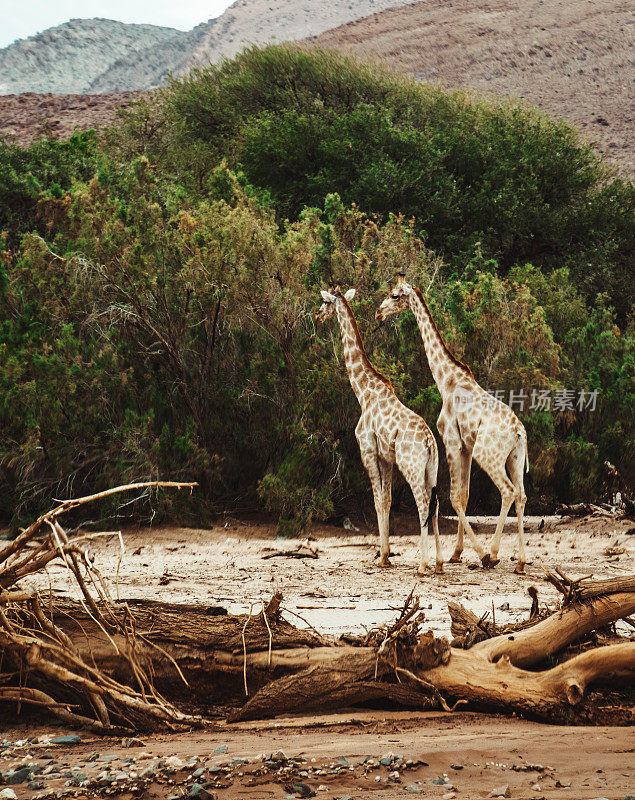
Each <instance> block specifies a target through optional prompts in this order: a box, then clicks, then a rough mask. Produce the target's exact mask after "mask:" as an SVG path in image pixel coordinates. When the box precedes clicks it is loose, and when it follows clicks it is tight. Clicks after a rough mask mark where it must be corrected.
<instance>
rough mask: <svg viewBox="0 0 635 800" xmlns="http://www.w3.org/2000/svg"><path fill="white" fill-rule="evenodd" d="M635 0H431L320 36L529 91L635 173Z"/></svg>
mask: <svg viewBox="0 0 635 800" xmlns="http://www.w3.org/2000/svg"><path fill="white" fill-rule="evenodd" d="M634 22H635V19H634V18H633V5H632V2H630V0H569V2H567V3H563V2H561V0H451V2H447V0H427V1H426V2H418V3H414V4H411V5H408V6H403V7H401V8H396V9H393V10H390V11H384V12H383V13H381V14H373V15H372V16H369V17H367V18H366V19H363V20H359V21H357V22H352V23H350V24H347V25H343V26H341V27H338V28H334V29H333V30H330V31H328V32H326V33H324V34H322V35H321V36H318V37H316V38H314V39H313V40H312V42H313V43H314V44H316V45H318V46H321V47H329V48H331V47H332V48H337V49H339V50H343V51H346V52H351V53H354V54H355V55H357V56H358V57H361V58H366V59H367V58H374V59H379V60H381V61H383V62H385V63H388V64H390V65H392V66H393V67H395V68H396V69H398V70H401V71H405V72H410V73H412V74H413V75H414V76H415V77H417V78H419V79H421V80H429V81H438V82H440V83H442V84H443V85H445V86H448V87H462V88H467V89H469V90H474V89H475V90H477V91H478V92H484V93H493V94H497V95H509V94H511V95H514V96H516V97H521V98H523V99H524V100H527V101H528V102H530V103H533V104H534V105H536V106H538V107H539V108H541V109H542V110H544V111H547V112H549V113H550V114H552V115H554V116H562V117H566V118H567V119H568V120H570V121H571V122H573V123H575V124H576V125H577V126H579V127H580V128H581V129H582V131H583V132H584V133H585V135H586V136H587V138H589V139H590V140H591V141H594V142H596V143H597V145H598V148H599V149H600V150H601V151H603V152H604V154H605V155H606V156H608V158H609V160H610V161H612V162H613V163H615V164H616V165H617V166H618V167H619V169H620V171H621V172H623V173H624V174H627V175H629V176H631V177H632V176H633V175H634V174H635V144H634V142H633V116H634V109H635V104H634V103H633V82H634V79H635V69H634V62H633V33H634V32H635V31H634V29H635V25H634V24H633V23H634Z"/></svg>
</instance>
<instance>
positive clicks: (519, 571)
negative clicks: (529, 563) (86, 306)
mask: <svg viewBox="0 0 635 800" xmlns="http://www.w3.org/2000/svg"><path fill="white" fill-rule="evenodd" d="M514 572H515V573H516V575H524V574H525V562H524V561H519V562H518V563H517V564H516V569H515V570H514Z"/></svg>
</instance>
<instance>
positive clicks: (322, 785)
mask: <svg viewBox="0 0 635 800" xmlns="http://www.w3.org/2000/svg"><path fill="white" fill-rule="evenodd" d="M317 790H318V792H328V790H329V787H328V786H325V785H324V784H323V783H321V784H320V785H319V786H318V788H317Z"/></svg>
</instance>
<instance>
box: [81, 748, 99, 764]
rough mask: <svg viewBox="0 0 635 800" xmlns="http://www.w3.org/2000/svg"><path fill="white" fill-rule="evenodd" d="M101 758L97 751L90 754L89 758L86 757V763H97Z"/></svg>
mask: <svg viewBox="0 0 635 800" xmlns="http://www.w3.org/2000/svg"><path fill="white" fill-rule="evenodd" d="M98 758H99V753H98V752H97V751H96V750H95V751H93V752H92V753H89V754H88V755H87V756H84V761H97V759H98Z"/></svg>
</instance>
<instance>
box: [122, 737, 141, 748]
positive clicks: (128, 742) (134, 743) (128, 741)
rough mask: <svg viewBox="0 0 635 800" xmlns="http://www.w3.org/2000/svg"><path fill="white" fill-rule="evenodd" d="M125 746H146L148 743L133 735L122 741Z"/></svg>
mask: <svg viewBox="0 0 635 800" xmlns="http://www.w3.org/2000/svg"><path fill="white" fill-rule="evenodd" d="M122 744H123V746H124V747H145V746H146V743H145V742H144V741H142V740H141V739H137V737H136V736H133V737H132V739H124V740H123V742H122Z"/></svg>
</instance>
